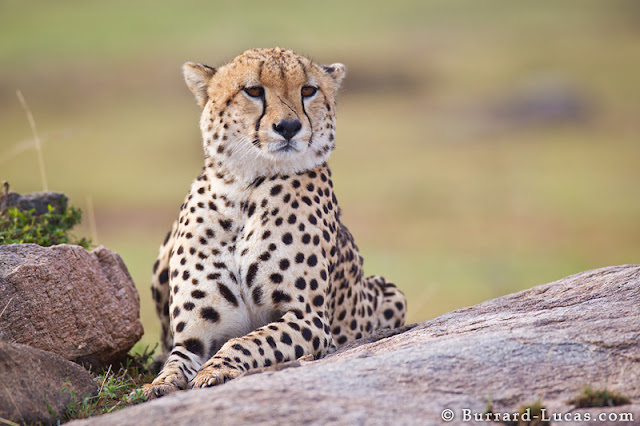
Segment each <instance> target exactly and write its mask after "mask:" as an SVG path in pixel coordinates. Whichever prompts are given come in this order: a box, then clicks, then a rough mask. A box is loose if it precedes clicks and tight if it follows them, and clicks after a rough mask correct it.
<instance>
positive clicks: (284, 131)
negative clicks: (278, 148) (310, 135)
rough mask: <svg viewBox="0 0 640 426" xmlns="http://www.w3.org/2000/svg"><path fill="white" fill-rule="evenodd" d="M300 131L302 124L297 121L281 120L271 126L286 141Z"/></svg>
mask: <svg viewBox="0 0 640 426" xmlns="http://www.w3.org/2000/svg"><path fill="white" fill-rule="evenodd" d="M300 129H302V123H300V121H299V120H281V121H280V122H279V123H278V124H274V125H273V130H275V131H276V133H278V134H280V135H282V136H283V137H284V138H285V139H286V140H288V141H290V140H291V138H293V137H294V136H295V135H296V133H298V132H299V131H300Z"/></svg>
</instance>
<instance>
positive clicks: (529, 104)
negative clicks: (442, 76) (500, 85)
mask: <svg viewBox="0 0 640 426" xmlns="http://www.w3.org/2000/svg"><path fill="white" fill-rule="evenodd" d="M592 110H593V107H592V105H591V104H590V102H589V101H588V100H587V97H586V96H585V94H584V93H582V92H581V91H580V90H578V89H577V88H576V87H574V86H573V85H571V84H570V83H568V82H566V81H563V80H562V79H558V78H554V77H538V78H533V79H531V80H529V81H527V82H526V83H525V84H523V85H522V86H520V87H517V88H516V89H515V91H514V92H513V93H511V94H510V95H508V96H506V97H505V98H503V99H501V100H498V101H496V102H494V104H493V105H490V106H489V113H490V116H492V117H493V118H494V119H495V120H497V121H498V122H499V123H502V124H503V125H505V126H508V127H537V126H547V125H556V124H565V123H570V124H571V123H582V122H585V121H586V120H587V119H588V118H589V117H590V116H591V115H592V114H591V113H592Z"/></svg>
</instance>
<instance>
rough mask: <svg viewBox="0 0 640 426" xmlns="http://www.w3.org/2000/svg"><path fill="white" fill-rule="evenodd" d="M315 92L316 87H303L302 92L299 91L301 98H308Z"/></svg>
mask: <svg viewBox="0 0 640 426" xmlns="http://www.w3.org/2000/svg"><path fill="white" fill-rule="evenodd" d="M317 91H318V88H317V87H313V86H303V87H302V90H300V93H301V94H302V97H303V98H310V97H312V96H313V95H315V94H316V92H317Z"/></svg>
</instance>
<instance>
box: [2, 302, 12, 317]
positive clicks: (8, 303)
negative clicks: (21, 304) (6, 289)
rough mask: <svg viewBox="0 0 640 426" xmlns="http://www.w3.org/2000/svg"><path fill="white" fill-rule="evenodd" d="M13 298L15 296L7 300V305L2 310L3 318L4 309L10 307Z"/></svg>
mask: <svg viewBox="0 0 640 426" xmlns="http://www.w3.org/2000/svg"><path fill="white" fill-rule="evenodd" d="M12 300H13V297H12V298H11V299H9V301H8V302H7V304H6V305H4V309H3V310H2V312H0V318H2V315H3V314H4V311H6V310H7V308H8V307H9V305H10V304H11V301H12Z"/></svg>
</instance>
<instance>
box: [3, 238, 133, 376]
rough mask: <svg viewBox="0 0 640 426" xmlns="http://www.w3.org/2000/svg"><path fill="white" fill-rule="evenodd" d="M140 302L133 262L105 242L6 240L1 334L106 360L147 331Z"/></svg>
mask: <svg viewBox="0 0 640 426" xmlns="http://www.w3.org/2000/svg"><path fill="white" fill-rule="evenodd" d="M139 310H140V301H139V297H138V292H137V291H136V288H135V286H134V284H133V281H132V280H131V277H130V276H129V272H128V271H127V268H126V266H125V265H124V263H123V261H122V259H121V258H120V256H118V255H117V254H116V253H113V252H111V251H109V250H107V249H106V248H104V247H98V248H97V249H95V250H93V251H87V250H85V249H83V248H82V247H80V246H74V245H66V244H61V245H58V246H53V247H41V246H38V245H35V244H19V245H6V246H0V341H5V342H14V343H22V344H25V345H29V346H32V347H34V348H38V349H42V350H46V351H49V352H53V353H56V354H58V355H60V356H62V357H64V358H66V359H68V360H71V361H75V362H78V363H82V364H84V365H91V366H93V367H94V368H99V367H103V366H106V365H107V364H111V363H114V362H117V361H120V360H121V359H123V358H124V356H126V354H127V352H128V351H129V349H131V347H132V346H133V345H134V344H135V343H136V342H137V341H138V340H139V339H140V337H141V336H142V333H143V330H142V324H141V323H140V321H139V319H138V317H139Z"/></svg>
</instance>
